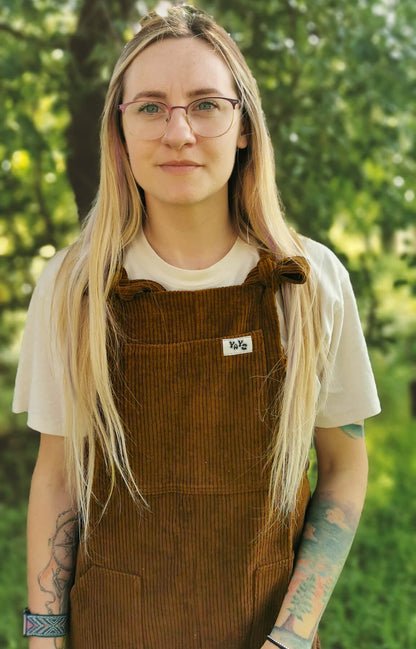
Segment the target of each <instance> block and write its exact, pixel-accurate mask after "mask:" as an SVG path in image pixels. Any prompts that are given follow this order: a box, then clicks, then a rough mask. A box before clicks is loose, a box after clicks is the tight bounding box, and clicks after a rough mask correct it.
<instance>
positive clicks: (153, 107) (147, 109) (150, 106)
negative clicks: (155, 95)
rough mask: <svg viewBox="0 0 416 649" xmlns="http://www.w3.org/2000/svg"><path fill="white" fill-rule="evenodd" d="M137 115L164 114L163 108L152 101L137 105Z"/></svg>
mask: <svg viewBox="0 0 416 649" xmlns="http://www.w3.org/2000/svg"><path fill="white" fill-rule="evenodd" d="M136 110H137V112H138V113H141V114H144V115H158V114H160V113H164V112H166V111H165V110H164V106H163V105H161V104H158V103H156V102H152V101H146V102H140V103H138V104H137V108H136Z"/></svg>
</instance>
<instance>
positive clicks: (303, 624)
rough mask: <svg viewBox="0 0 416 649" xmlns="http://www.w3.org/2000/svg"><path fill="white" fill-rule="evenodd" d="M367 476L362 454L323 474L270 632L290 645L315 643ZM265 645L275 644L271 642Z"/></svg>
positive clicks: (299, 647) (301, 647)
mask: <svg viewBox="0 0 416 649" xmlns="http://www.w3.org/2000/svg"><path fill="white" fill-rule="evenodd" d="M344 432H345V431H344ZM362 442H363V440H362ZM357 444H358V442H357ZM359 457H360V456H359ZM366 480H367V472H366V456H365V457H364V456H363V455H362V459H361V460H360V461H357V465H356V466H354V464H351V465H350V466H347V467H344V468H341V469H340V468H339V467H336V468H330V469H329V470H327V471H323V473H322V477H321V479H320V480H319V479H318V485H317V489H316V491H315V493H314V496H313V498H312V501H311V504H310V506H309V509H308V513H307V516H306V520H305V526H304V532H303V536H302V540H301V544H300V547H299V551H298V554H297V558H296V563H295V570H294V573H293V576H292V579H291V581H290V584H289V589H288V592H287V594H286V597H285V599H284V601H283V604H282V607H281V609H280V612H279V615H278V618H277V620H276V624H275V627H274V629H273V631H272V633H271V635H272V637H273V638H275V639H276V640H277V641H280V642H282V643H283V644H284V645H286V646H287V647H289V648H290V649H310V647H311V645H312V642H313V638H314V635H315V632H316V629H317V626H318V623H319V620H320V619H321V616H322V614H323V612H324V610H325V607H326V605H327V603H328V600H329V598H330V596H331V594H332V591H333V589H334V587H335V584H336V583H337V580H338V578H339V575H340V573H341V571H342V568H343V566H344V563H345V560H346V558H347V556H348V553H349V550H350V547H351V544H352V541H353V539H354V536H355V532H356V529H357V526H358V522H359V518H360V515H361V510H362V506H363V503H364V497H365V491H366ZM266 646H267V649H270V648H271V646H272V645H271V644H270V643H266V645H265V647H266Z"/></svg>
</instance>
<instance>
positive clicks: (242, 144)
mask: <svg viewBox="0 0 416 649" xmlns="http://www.w3.org/2000/svg"><path fill="white" fill-rule="evenodd" d="M247 147H248V137H247V135H246V134H245V133H244V127H243V128H242V130H241V133H240V135H239V136H238V140H237V149H246V148H247Z"/></svg>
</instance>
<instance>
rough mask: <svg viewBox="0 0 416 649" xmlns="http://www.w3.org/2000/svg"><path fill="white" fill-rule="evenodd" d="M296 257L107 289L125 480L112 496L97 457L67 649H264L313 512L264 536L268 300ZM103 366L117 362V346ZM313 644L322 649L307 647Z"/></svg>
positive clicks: (299, 278) (275, 342)
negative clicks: (238, 280) (203, 279)
mask: <svg viewBox="0 0 416 649" xmlns="http://www.w3.org/2000/svg"><path fill="white" fill-rule="evenodd" d="M306 274H307V263H306V261H305V260H304V259H303V258H295V259H293V260H283V261H279V262H278V261H276V260H275V259H274V258H273V257H272V256H270V255H262V256H261V258H260V261H259V263H258V265H257V266H256V268H254V269H253V270H252V271H251V272H250V273H249V275H248V277H247V279H246V281H245V282H244V284H242V285H241V286H231V287H225V288H217V289H208V290H201V291H166V290H164V289H163V288H162V287H161V286H160V285H159V284H156V283H154V282H150V281H142V280H134V281H130V280H128V278H127V276H126V274H125V273H124V274H123V276H122V277H121V279H120V281H118V283H117V285H116V286H115V289H114V292H113V295H112V298H111V308H112V310H113V313H114V316H115V318H116V320H117V322H118V323H119V326H120V329H121V331H122V336H121V337H120V341H121V342H120V344H119V349H118V350H117V358H118V360H117V367H114V368H112V369H113V374H114V387H115V392H116V395H117V402H118V405H119V408H120V413H121V415H122V418H123V421H124V424H125V429H126V434H127V443H128V450H129V455H130V459H131V465H132V469H133V472H134V475H135V477H136V479H137V483H138V485H139V488H140V490H141V492H142V494H143V495H144V497H145V498H146V500H147V502H148V505H149V509H148V510H146V509H141V508H140V507H138V506H137V505H135V504H134V503H133V501H132V499H131V497H130V496H129V494H128V492H127V490H126V488H125V487H124V486H123V484H122V483H121V481H120V480H119V481H118V484H117V488H116V490H115V492H114V494H113V496H112V498H111V500H110V503H109V506H108V507H107V509H106V510H105V513H104V515H103V516H102V515H101V514H102V511H101V507H100V503H104V502H105V500H106V496H107V493H108V478H107V475H106V470H105V466H104V463H103V462H99V461H98V462H97V466H96V471H95V479H94V493H95V495H96V497H97V501H94V503H93V506H92V516H93V523H92V533H91V537H90V539H89V542H88V544H87V547H86V548H85V546H83V545H81V546H80V549H79V553H78V559H77V571H76V580H75V585H74V587H73V589H72V593H71V647H72V648H73V649H259V648H260V647H261V646H262V645H263V643H264V642H265V639H266V635H267V634H268V633H269V632H270V630H271V628H272V627H273V624H274V622H275V619H276V617H277V614H278V611H279V608H280V605H281V602H282V600H283V597H284V595H285V593H286V590H287V586H288V583H289V580H290V576H291V573H292V569H293V559H294V554H295V552H296V549H297V546H298V543H299V540H300V535H301V532H302V526H303V520H304V515H305V509H306V506H307V504H308V501H309V497H310V491H309V484H308V480H307V477H306V473H305V475H304V479H303V482H302V484H301V485H300V488H299V494H298V506H297V511H296V514H295V515H290V516H288V517H286V518H284V519H282V520H280V521H279V522H277V523H276V525H274V526H273V527H272V528H271V529H270V528H269V529H266V527H265V520H266V515H267V507H268V488H269V479H270V474H269V470H268V468H267V466H266V459H267V457H268V449H269V446H270V442H271V426H270V420H269V415H268V412H267V411H268V406H269V405H270V403H271V400H272V399H273V397H274V396H275V395H276V394H278V393H279V390H280V388H281V385H282V381H283V380H284V373H285V357H284V354H283V352H282V348H281V344H280V333H279V322H278V317H277V311H276V305H275V292H276V291H277V290H278V289H279V286H280V284H281V283H282V282H285V281H290V282H294V283H302V282H304V281H305V279H306ZM109 356H110V357H111V350H110V354H109ZM316 642H317V641H315V645H316Z"/></svg>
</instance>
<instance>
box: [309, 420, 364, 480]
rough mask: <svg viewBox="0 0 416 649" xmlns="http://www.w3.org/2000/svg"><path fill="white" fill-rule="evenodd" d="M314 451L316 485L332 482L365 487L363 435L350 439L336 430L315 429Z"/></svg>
mask: <svg viewBox="0 0 416 649" xmlns="http://www.w3.org/2000/svg"><path fill="white" fill-rule="evenodd" d="M343 428H344V429H345V428H348V427H343ZM315 449H316V456H317V461H318V485H321V486H322V485H323V486H325V484H326V483H328V482H329V481H334V480H336V479H339V480H346V481H348V482H349V483H351V484H352V483H353V484H354V485H366V483H367V474H368V459H367V450H366V446H365V439H364V435H361V436H354V435H351V434H348V431H345V430H343V429H342V428H340V427H337V428H316V429H315Z"/></svg>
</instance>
